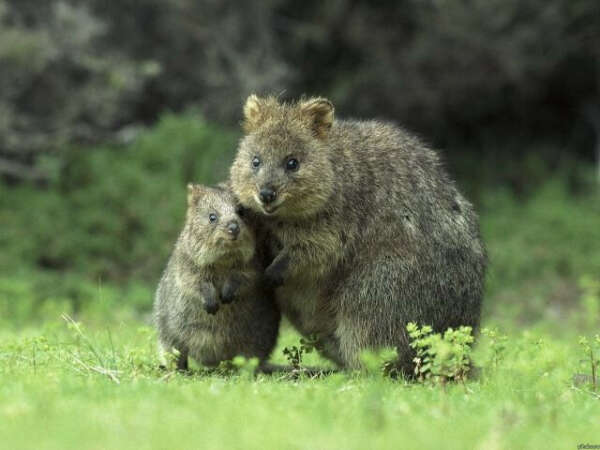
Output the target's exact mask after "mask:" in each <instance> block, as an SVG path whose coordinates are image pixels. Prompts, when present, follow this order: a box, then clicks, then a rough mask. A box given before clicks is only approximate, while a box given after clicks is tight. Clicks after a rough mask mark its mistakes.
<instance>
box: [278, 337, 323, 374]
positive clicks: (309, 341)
mask: <svg viewBox="0 0 600 450" xmlns="http://www.w3.org/2000/svg"><path fill="white" fill-rule="evenodd" d="M317 345H318V340H317V337H316V336H314V335H311V336H309V337H308V338H306V339H305V338H300V346H297V345H292V346H290V347H285V348H284V349H283V354H284V355H285V357H286V358H287V360H288V362H289V363H290V365H291V366H292V368H293V369H294V370H300V369H301V365H302V358H303V356H304V355H306V354H309V353H312V352H313V350H315V349H316V348H317Z"/></svg>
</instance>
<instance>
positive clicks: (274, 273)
mask: <svg viewBox="0 0 600 450" xmlns="http://www.w3.org/2000/svg"><path fill="white" fill-rule="evenodd" d="M288 265H289V258H287V257H283V258H279V259H275V261H273V262H272V263H271V265H270V266H269V267H267V268H266V270H265V280H266V282H267V283H268V284H270V285H271V286H273V287H277V286H281V285H282V284H283V282H284V281H285V272H286V270H287V268H288Z"/></svg>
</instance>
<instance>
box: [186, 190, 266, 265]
mask: <svg viewBox="0 0 600 450" xmlns="http://www.w3.org/2000/svg"><path fill="white" fill-rule="evenodd" d="M187 189H188V195H187V202H188V208H187V216H186V225H185V227H186V229H185V240H184V244H185V245H186V249H187V251H188V253H189V254H190V255H192V257H193V258H194V259H195V260H196V262H197V263H198V264H199V265H206V264H217V263H218V264H223V265H228V264H235V263H238V262H247V261H249V260H250V259H251V258H252V256H253V255H254V247H255V240H254V235H253V233H252V231H251V230H250V228H248V226H247V225H246V224H245V223H244V221H243V220H242V217H241V213H242V211H241V210H240V208H239V206H238V205H237V203H236V201H235V198H234V197H233V194H232V193H231V192H230V191H229V190H228V189H227V187H226V186H223V185H220V186H218V187H207V186H202V185H199V184H188V187H187Z"/></svg>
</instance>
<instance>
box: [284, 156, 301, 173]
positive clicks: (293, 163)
mask: <svg viewBox="0 0 600 450" xmlns="http://www.w3.org/2000/svg"><path fill="white" fill-rule="evenodd" d="M299 166H300V163H299V162H298V160H297V159H296V158H290V159H288V160H287V162H286V163H285V170H288V171H290V172H294V171H295V170H298V167H299Z"/></svg>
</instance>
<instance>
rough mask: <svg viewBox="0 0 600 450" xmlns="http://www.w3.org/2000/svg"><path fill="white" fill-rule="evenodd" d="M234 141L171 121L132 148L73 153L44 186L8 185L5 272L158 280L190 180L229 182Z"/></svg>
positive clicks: (3, 211) (0, 201)
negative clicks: (225, 179)
mask: <svg viewBox="0 0 600 450" xmlns="http://www.w3.org/2000/svg"><path fill="white" fill-rule="evenodd" d="M236 140H237V135H236V134H234V133H231V132H229V131H227V130H223V129H219V128H217V127H214V126H211V125H208V124H206V123H205V122H203V121H202V120H201V119H200V118H198V117H194V116H193V115H191V114H188V115H185V116H182V117H175V116H171V115H168V116H165V117H163V119H162V120H161V121H160V123H159V124H158V126H157V127H156V128H155V129H153V130H151V131H149V132H147V133H144V134H143V135H142V136H141V137H139V139H138V140H137V141H136V142H134V143H133V144H131V145H129V146H126V147H115V148H109V147H106V148H96V149H94V150H92V151H90V150H82V149H80V148H71V149H68V150H65V156H64V160H65V165H64V166H63V167H62V168H61V170H60V171H59V172H58V173H57V175H56V177H55V179H54V180H53V181H52V182H51V183H50V185H49V186H48V187H47V188H46V189H43V190H41V189H38V188H34V187H31V186H17V187H9V186H6V185H1V184H0V222H1V223H2V224H3V233H2V234H1V235H0V246H1V247H2V248H3V252H2V253H1V254H0V268H1V269H2V271H3V272H5V273H14V272H15V271H17V270H20V268H21V267H26V268H27V267H28V268H30V269H32V268H33V269H36V268H37V269H39V268H41V269H45V270H49V271H50V272H52V271H57V272H64V273H68V274H79V275H80V276H83V278H84V280H90V281H93V282H95V283H103V282H106V281H109V282H111V281H120V282H123V281H125V280H129V279H137V280H149V281H152V282H155V281H156V279H157V278H158V276H159V274H160V271H161V269H162V267H163V266H164V264H165V262H166V258H167V256H168V254H169V252H170V250H171V248H172V245H173V242H174V240H175V238H176V236H177V234H178V232H179V229H180V227H181V225H182V219H183V217H184V212H185V206H186V200H185V199H186V194H185V185H186V183H187V182H190V181H195V182H201V183H215V182H218V181H220V180H221V179H224V178H225V177H226V176H227V170H228V166H229V164H230V160H231V158H232V154H233V152H234V150H235V146H236ZM65 283H66V282H65V281H60V282H59V285H62V286H65ZM66 290H67V289H66V288H65V289H64V291H66ZM69 295H70V294H69Z"/></svg>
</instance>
